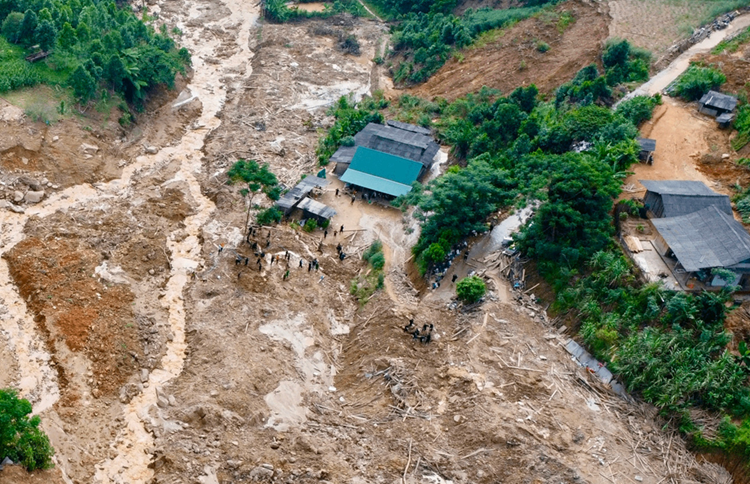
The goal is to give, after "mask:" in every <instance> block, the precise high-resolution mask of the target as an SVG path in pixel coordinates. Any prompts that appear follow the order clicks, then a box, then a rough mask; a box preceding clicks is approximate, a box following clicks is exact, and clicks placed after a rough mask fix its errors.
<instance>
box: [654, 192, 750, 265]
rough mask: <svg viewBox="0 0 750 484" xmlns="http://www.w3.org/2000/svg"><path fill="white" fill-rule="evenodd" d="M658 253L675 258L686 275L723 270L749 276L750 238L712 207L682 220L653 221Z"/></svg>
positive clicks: (674, 218)
mask: <svg viewBox="0 0 750 484" xmlns="http://www.w3.org/2000/svg"><path fill="white" fill-rule="evenodd" d="M652 223H653V224H654V227H655V228H656V230H657V231H658V232H659V236H658V237H657V238H656V239H655V241H654V242H655V244H654V245H655V246H656V248H657V250H659V251H660V252H661V253H663V254H664V255H666V256H674V258H676V259H677V261H678V262H679V264H680V265H681V266H682V268H683V269H684V270H685V271H687V272H698V271H706V270H707V271H708V272H710V269H713V268H716V267H720V268H724V269H729V270H732V271H734V272H736V273H738V274H743V273H744V274H747V273H750V234H748V233H747V232H746V231H745V228H744V227H743V226H742V224H741V223H739V222H737V221H736V220H735V219H734V217H733V216H732V215H731V214H727V213H726V212H724V211H723V210H720V209H719V208H718V207H717V206H715V205H711V206H709V207H706V208H704V209H702V210H699V211H697V212H693V213H690V214H687V215H681V216H679V217H669V218H661V219H654V220H652Z"/></svg>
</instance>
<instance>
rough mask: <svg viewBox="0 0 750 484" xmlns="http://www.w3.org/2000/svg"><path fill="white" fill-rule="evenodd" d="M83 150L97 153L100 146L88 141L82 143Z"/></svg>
mask: <svg viewBox="0 0 750 484" xmlns="http://www.w3.org/2000/svg"><path fill="white" fill-rule="evenodd" d="M81 151H83V152H84V153H88V154H91V153H96V152H97V151H99V147H98V146H96V145H90V144H88V143H82V144H81Z"/></svg>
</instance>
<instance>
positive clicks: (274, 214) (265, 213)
mask: <svg viewBox="0 0 750 484" xmlns="http://www.w3.org/2000/svg"><path fill="white" fill-rule="evenodd" d="M283 217H284V214H283V213H281V210H279V209H278V208H276V207H270V208H266V209H264V210H261V211H260V212H258V215H257V216H256V217H255V220H256V221H257V222H258V224H259V225H273V224H275V223H279V222H281V219H282V218H283Z"/></svg>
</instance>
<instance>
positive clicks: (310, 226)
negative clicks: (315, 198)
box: [302, 218, 318, 234]
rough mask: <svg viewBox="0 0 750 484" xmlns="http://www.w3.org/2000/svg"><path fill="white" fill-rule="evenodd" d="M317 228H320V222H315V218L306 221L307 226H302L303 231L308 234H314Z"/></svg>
mask: <svg viewBox="0 0 750 484" xmlns="http://www.w3.org/2000/svg"><path fill="white" fill-rule="evenodd" d="M317 228H318V221H317V220H315V219H314V218H309V219H307V220H305V225H303V226H302V230H304V231H305V232H307V233H308V234H309V233H311V232H313V231H314V230H315V229H317Z"/></svg>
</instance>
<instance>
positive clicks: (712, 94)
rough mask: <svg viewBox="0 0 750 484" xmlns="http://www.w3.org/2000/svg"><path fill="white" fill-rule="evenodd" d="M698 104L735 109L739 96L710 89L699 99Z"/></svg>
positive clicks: (727, 109)
mask: <svg viewBox="0 0 750 484" xmlns="http://www.w3.org/2000/svg"><path fill="white" fill-rule="evenodd" d="M698 104H700V105H701V106H708V107H711V108H714V109H721V110H723V111H734V108H736V107H737V98H736V97H734V96H728V95H726V94H722V93H720V92H716V91H708V93H706V94H704V95H703V97H702V98H701V99H700V101H698Z"/></svg>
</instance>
